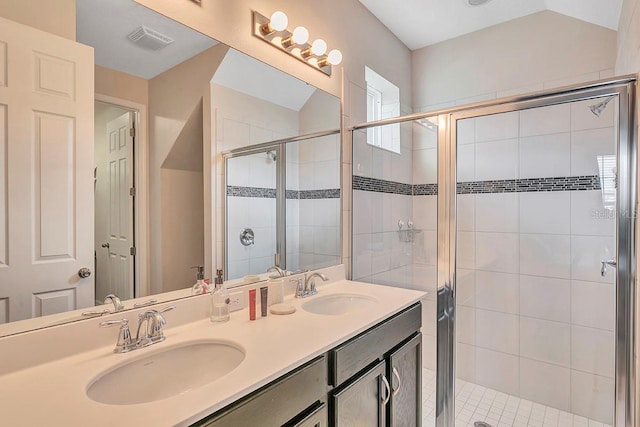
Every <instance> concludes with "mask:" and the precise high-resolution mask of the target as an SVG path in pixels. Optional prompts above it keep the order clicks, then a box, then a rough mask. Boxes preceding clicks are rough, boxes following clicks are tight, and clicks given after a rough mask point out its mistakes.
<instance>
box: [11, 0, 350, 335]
mask: <svg viewBox="0 0 640 427" xmlns="http://www.w3.org/2000/svg"><path fill="white" fill-rule="evenodd" d="M0 19H1V18H0ZM248 19H249V18H248ZM76 22H77V26H76V27H77V28H76V33H77V37H76V40H75V41H73V40H68V39H63V38H61V37H59V36H55V35H52V34H46V33H43V32H41V31H39V30H35V29H32V28H30V27H26V26H22V25H19V24H16V23H12V22H10V21H3V24H6V25H3V27H5V30H0V60H3V59H4V61H5V63H6V67H5V69H6V72H5V74H4V75H3V74H2V72H3V67H0V145H1V147H0V164H1V165H2V166H0V167H1V168H4V171H3V173H1V174H0V200H3V202H4V205H3V208H2V209H0V223H2V224H6V225H5V226H4V228H3V227H0V336H4V335H8V334H12V333H18V332H22V331H26V330H31V329H35V328H40V327H45V326H51V325H56V324H60V323H65V322H69V321H76V320H82V319H86V318H89V317H95V316H100V315H104V314H106V313H109V312H113V311H114V310H116V304H114V303H113V302H112V301H113V299H111V300H108V301H107V302H106V303H105V298H106V297H107V296H108V295H111V294H114V295H116V296H118V297H119V298H120V299H121V300H122V301H123V305H124V309H130V308H133V307H134V303H137V304H153V303H156V302H162V301H167V300H170V299H175V298H182V297H185V296H189V295H190V289H191V287H192V286H193V284H194V282H195V279H196V271H195V270H194V269H192V267H195V266H198V265H203V266H206V276H207V277H212V275H213V274H212V273H213V272H214V271H215V269H216V268H222V267H226V268H228V270H229V272H228V274H227V277H228V278H230V279H231V278H237V277H238V278H239V277H242V276H244V275H247V274H262V273H265V272H266V269H267V268H268V267H270V266H272V265H274V263H277V261H278V257H277V255H278V253H277V248H276V246H275V241H276V236H273V238H272V240H271V241H272V242H273V243H274V246H273V248H262V254H263V256H262V257H261V258H262V259H261V260H260V262H253V263H249V262H248V261H247V262H243V261H245V260H244V259H237V260H234V261H238V262H236V263H235V264H234V262H230V261H231V259H230V258H229V256H228V255H225V254H227V253H229V252H231V251H233V250H235V249H234V248H232V247H231V246H229V244H230V242H231V241H232V240H233V242H234V243H235V242H236V241H238V242H239V241H240V240H239V237H238V236H236V235H235V234H238V235H239V232H240V230H236V229H234V231H233V233H229V234H233V236H231V237H230V238H229V242H227V240H226V238H225V235H226V234H227V232H228V230H227V228H228V227H227V220H226V215H227V214H229V215H232V216H233V217H234V218H236V219H238V218H245V217H246V221H244V222H243V221H240V222H238V221H236V222H237V224H234V225H236V228H239V229H244V228H251V227H254V228H256V229H260V228H261V226H263V228H268V226H270V225H271V224H270V223H268V222H269V221H278V220H279V221H281V224H282V225H281V227H285V228H286V229H287V230H289V232H288V233H286V234H283V235H286V236H287V237H286V238H287V239H289V240H290V241H289V249H287V252H289V253H287V254H285V257H287V258H289V259H290V261H289V263H287V264H286V265H284V263H283V265H281V267H282V268H288V269H292V270H295V269H301V268H313V267H315V266H327V265H333V264H338V263H339V262H340V255H339V254H340V253H339V248H340V244H339V241H340V239H339V229H340V226H339V210H340V208H339V206H340V203H339V200H340V199H339V197H340V188H339V184H340V179H339V176H340V173H339V171H340V161H339V159H340V137H339V134H337V133H335V132H334V133H333V134H331V132H326V131H334V130H337V129H339V126H340V102H339V99H337V98H335V97H333V96H331V95H329V94H327V93H325V92H323V91H321V90H318V89H317V88H315V87H313V86H310V85H308V84H307V83H305V82H302V81H300V80H298V79H296V78H294V77H292V76H290V75H288V74H286V73H283V72H281V71H279V70H277V69H275V68H272V67H270V66H269V65H266V64H264V63H262V62H259V61H257V60H255V59H253V58H251V57H248V56H247V55H244V54H242V53H240V52H238V51H237V50H234V49H232V48H230V47H229V46H226V45H223V44H221V43H218V42H217V41H216V40H213V39H211V38H209V37H207V36H204V35H203V34H201V33H198V32H195V31H193V30H192V29H190V28H188V27H185V26H184V25H181V24H179V23H177V22H175V21H172V20H170V19H168V18H166V17H164V16H162V15H159V14H157V13H156V12H153V11H151V10H149V9H147V8H145V7H143V6H141V5H139V4H138V3H135V2H134V1H132V0H111V1H103V0H77V1H76ZM14 25H15V26H14ZM87 46H89V47H87ZM3 47H6V49H4V50H3V49H2V48H3ZM15 52H21V53H20V54H19V55H14V53H15ZM276 53H277V52H274V54H276ZM310 72H313V71H310ZM91 75H93V76H94V79H90V78H89V77H90V76H91ZM34 81H35V88H34V84H33V82H34ZM336 132H337V131H336ZM312 134H323V135H324V136H322V137H316V138H312V137H308V138H306V137H305V138H301V139H300V140H297V138H298V137H300V135H312ZM265 144H266V145H269V144H271V145H272V146H273V150H271V149H269V150H263V151H262V149H260V151H261V152H259V153H257V152H255V149H257V148H259V147H260V146H262V145H265ZM285 146H286V147H285ZM251 150H254V152H253V154H247V153H250V152H251ZM244 151H246V153H245V154H247V155H246V156H244V155H237V156H235V157H233V158H234V161H236V160H237V162H236V163H234V164H233V166H231V165H230V164H229V165H227V167H226V168H225V167H224V164H225V161H224V159H225V156H224V155H223V153H230V152H236V153H240V152H244ZM278 156H280V158H279V157H278ZM281 159H282V160H281ZM279 161H282V162H283V165H285V163H286V169H287V171H286V178H284V176H285V175H284V174H283V175H282V177H283V178H280V179H285V181H283V182H284V183H285V184H284V185H285V186H286V188H284V191H283V192H284V194H285V195H286V194H287V193H288V194H289V196H290V197H285V202H284V204H283V206H285V208H284V214H283V215H282V216H281V217H278V218H280V219H278V218H277V217H276V216H275V210H274V209H272V208H271V204H272V203H273V204H275V203H276V198H275V195H274V197H273V198H271V197H270V196H271V195H272V193H271V192H268V193H269V194H268V196H269V197H255V196H256V195H257V194H258V190H256V189H274V190H275V188H276V186H275V184H276V181H277V180H278V179H279V178H278V176H277V174H276V172H275V169H273V173H274V176H273V180H274V181H273V186H271V184H270V183H269V184H267V183H266V180H265V179H264V178H265V177H266V175H268V174H271V173H272V172H271V170H270V168H271V167H272V165H276V164H277V162H279ZM263 173H264V174H265V177H263V176H262V175H260V176H258V175H259V174H263ZM226 176H229V177H231V176H233V179H235V180H236V181H235V182H234V185H233V186H231V182H229V183H227V180H226V178H225V177H226ZM318 177H320V178H318ZM229 179H231V178H229ZM253 179H258V180H259V181H260V183H259V184H256V185H252V184H250V183H251V182H252V180H253ZM270 179H271V178H270ZM314 180H315V181H314ZM316 181H317V182H316ZM227 184H229V185H227ZM316 184H317V185H320V187H316V186H315V185H316ZM231 187H236V188H235V189H232V188H231ZM320 190H325V191H324V192H323V191H320ZM233 191H240V192H245V193H242V194H244V195H247V194H248V195H249V196H250V197H246V198H247V199H251V201H256V200H257V199H260V200H259V202H260V204H259V205H255V206H253V205H251V206H249V204H248V202H247V203H234V202H238V200H235V201H232V200H230V199H229V197H233V194H234V193H233ZM247 192H248V193H247ZM238 194H240V193H238ZM264 195H265V193H262V196H264ZM327 195H328V196H327ZM321 196H322V197H321ZM325 196H326V197H325ZM307 202H309V203H307ZM314 203H317V205H314ZM232 205H233V206H232ZM320 205H322V207H321V208H319V209H320V210H318V209H316V208H317V207H318V206H320ZM325 205H326V206H325ZM229 209H232V211H229ZM314 212H326V215H327V216H326V217H325V216H321V215H319V214H316V215H315V216H314ZM329 215H330V218H329ZM316 217H317V218H316ZM254 218H255V220H256V222H252V220H253V219H254ZM316 220H317V221H319V224H316V223H315V222H314V221H316ZM254 224H255V225H254ZM329 228H330V229H329ZM274 232H275V227H274ZM258 233H259V234H256V236H255V239H256V240H255V241H256V242H258V241H260V242H262V236H263V234H262V231H259V232H258ZM323 233H327V234H326V235H327V236H329V237H330V239H329V240H328V241H327V242H325V241H324V240H322V239H321V237H320V236H322V235H324V234H323ZM266 235H267V234H264V236H266ZM294 236H295V238H294ZM314 239H315V240H314ZM314 245H315V246H314ZM329 246H331V248H330V249H329ZM303 248H310V252H309V251H307V252H305V251H303ZM316 249H318V250H323V251H325V252H327V254H326V256H323V254H321V253H316V252H317V250H316ZM314 250H316V252H313V251H314ZM316 255H317V257H316ZM225 264H226V266H225Z"/></svg>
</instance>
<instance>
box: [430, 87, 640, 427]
mask: <svg viewBox="0 0 640 427" xmlns="http://www.w3.org/2000/svg"><path fill="white" fill-rule="evenodd" d="M635 83H636V79H635V76H633V77H625V78H621V79H616V80H606V81H599V82H594V83H590V84H587V85H580V86H573V87H567V88H560V89H556V90H550V91H545V92H538V93H535V94H531V95H525V96H521V97H514V98H508V99H504V100H499V101H495V102H489V103H481V104H475V105H473V106H470V107H468V108H463V109H458V110H457V111H455V112H450V113H448V114H443V115H441V116H440V121H441V122H443V123H444V124H445V125H446V131H442V132H443V134H444V136H445V138H446V141H445V142H444V144H443V145H441V144H440V141H439V143H438V147H439V149H441V150H444V151H446V152H445V153H439V161H440V160H441V159H443V162H444V163H438V170H439V171H440V170H442V169H445V171H444V173H443V178H445V181H444V188H443V192H444V193H445V194H443V195H442V196H441V195H440V192H439V193H438V198H439V199H438V202H439V203H438V219H439V221H440V220H445V221H446V222H444V224H445V225H444V228H446V229H447V230H446V233H447V234H448V237H447V238H448V240H449V241H448V243H447V246H448V249H449V250H448V253H449V257H448V258H449V259H439V262H438V266H439V268H438V271H439V272H440V271H441V270H442V271H447V274H446V275H444V276H442V277H441V276H440V275H439V276H438V291H439V292H438V308H437V313H438V315H437V316H438V317H437V319H438V326H437V328H438V336H437V348H438V367H437V378H438V379H437V392H436V395H437V396H438V397H437V401H436V405H437V406H436V413H437V418H436V425H437V426H438V427H450V426H454V425H455V409H454V404H453V402H455V394H454V393H455V390H454V387H453V384H455V363H456V361H455V345H456V342H455V303H456V256H455V255H456V244H457V214H456V212H457V210H456V209H457V204H456V199H457V194H456V188H457V173H456V172H457V171H456V168H457V161H456V159H457V157H456V152H457V139H456V131H457V122H458V120H464V119H471V118H477V117H484V116H489V115H493V114H500V113H508V112H514V111H522V110H527V109H531V108H540V107H547V106H551V105H557V104H565V103H571V102H577V101H583V100H588V99H606V98H608V97H610V96H616V97H617V100H618V107H619V110H618V112H619V114H618V123H617V129H616V130H617V141H616V149H617V150H616V155H617V158H616V161H617V171H618V180H617V183H618V187H617V192H616V260H617V269H616V284H615V286H616V298H615V300H616V310H615V333H614V336H615V371H614V380H615V384H614V394H615V396H614V426H615V427H634V426H635V424H634V422H635V413H634V412H635V396H636V390H635V383H634V381H633V380H634V378H635V374H636V373H635V361H634V348H635V342H634V340H635V308H636V307H635V298H636V289H635V288H636V285H635V281H636V243H635V242H636V206H637V194H636V189H637V141H636V135H635V129H636V124H635V114H636V113H635V102H636V99H635ZM442 116H444V117H442ZM439 178H440V175H439ZM439 188H440V185H439ZM441 201H442V203H440V202H441ZM439 237H440V235H439ZM442 258H444V257H442ZM440 261H442V266H441V262H440ZM441 292H442V296H441V295H440V294H441ZM441 322H442V323H444V324H443V325H441V324H440V323H441ZM441 330H443V331H448V333H446V334H442V335H441V334H440V331H441ZM441 347H444V348H446V351H444V350H443V351H441ZM441 355H442V356H445V355H447V356H448V357H446V359H443V360H440V356H441ZM439 405H441V406H439Z"/></svg>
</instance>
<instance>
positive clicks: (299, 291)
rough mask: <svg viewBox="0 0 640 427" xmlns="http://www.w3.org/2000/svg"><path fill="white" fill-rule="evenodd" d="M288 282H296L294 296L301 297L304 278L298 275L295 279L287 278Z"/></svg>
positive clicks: (302, 295)
mask: <svg viewBox="0 0 640 427" xmlns="http://www.w3.org/2000/svg"><path fill="white" fill-rule="evenodd" d="M289 283H295V284H296V294H295V297H296V298H303V297H304V279H303V278H302V277H298V278H296V279H289Z"/></svg>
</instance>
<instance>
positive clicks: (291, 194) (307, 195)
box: [227, 185, 340, 200]
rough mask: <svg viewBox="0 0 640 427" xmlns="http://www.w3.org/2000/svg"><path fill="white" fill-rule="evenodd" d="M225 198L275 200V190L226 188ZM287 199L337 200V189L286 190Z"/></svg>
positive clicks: (338, 192)
mask: <svg viewBox="0 0 640 427" xmlns="http://www.w3.org/2000/svg"><path fill="white" fill-rule="evenodd" d="M227 196H230V197H258V198H266V199H275V198H276V190H275V188H260V187H240V186H233V185H229V186H227ZM286 197H287V199H305V200H311V199H313V200H317V199H339V198H340V189H339V188H328V189H323V190H287V196H286Z"/></svg>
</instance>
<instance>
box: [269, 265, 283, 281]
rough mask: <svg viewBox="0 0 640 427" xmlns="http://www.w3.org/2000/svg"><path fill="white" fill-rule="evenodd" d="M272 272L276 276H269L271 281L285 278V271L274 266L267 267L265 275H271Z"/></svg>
mask: <svg viewBox="0 0 640 427" xmlns="http://www.w3.org/2000/svg"><path fill="white" fill-rule="evenodd" d="M274 271H275V273H276V274H272V275H270V276H269V277H270V278H271V279H277V278H278V277H285V276H286V275H287V270H283V269H282V268H280V267H278V266H277V265H274V266H272V267H269V268H268V269H267V273H271V272H274Z"/></svg>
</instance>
